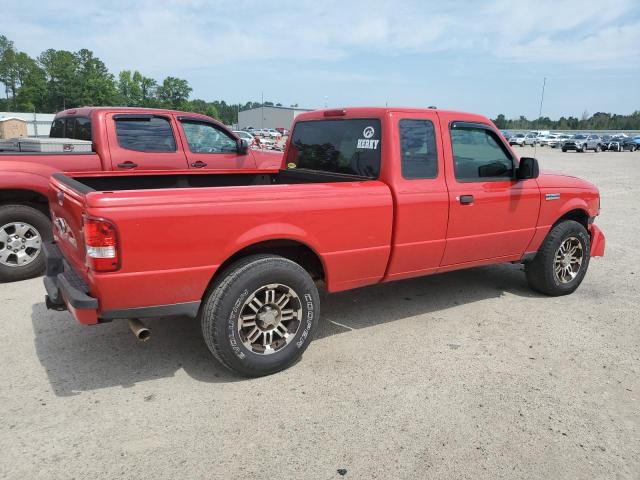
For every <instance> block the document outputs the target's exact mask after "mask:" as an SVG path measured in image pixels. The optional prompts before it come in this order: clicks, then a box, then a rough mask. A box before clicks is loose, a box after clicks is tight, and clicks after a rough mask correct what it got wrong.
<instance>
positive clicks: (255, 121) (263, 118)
mask: <svg viewBox="0 0 640 480" xmlns="http://www.w3.org/2000/svg"><path fill="white" fill-rule="evenodd" d="M310 111H311V110H310V109H308V108H297V107H258V108H252V109H250V110H242V111H240V112H239V113H238V123H239V125H238V128H240V129H243V128H247V127H253V128H286V129H287V130H288V129H290V128H291V123H292V122H293V119H294V118H296V117H297V116H298V115H299V114H301V113H303V112H310Z"/></svg>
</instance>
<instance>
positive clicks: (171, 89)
mask: <svg viewBox="0 0 640 480" xmlns="http://www.w3.org/2000/svg"><path fill="white" fill-rule="evenodd" d="M192 90H193V89H192V88H191V87H190V86H189V83H188V82H187V81H186V80H183V79H181V78H176V77H167V78H165V79H164V80H163V82H162V85H160V86H158V87H157V89H156V96H157V97H158V100H160V102H162V104H164V105H167V106H169V107H171V108H178V107H179V106H180V105H181V104H182V103H184V102H186V101H187V100H189V95H190V94H191V91H192Z"/></svg>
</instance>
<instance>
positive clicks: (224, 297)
mask: <svg viewBox="0 0 640 480" xmlns="http://www.w3.org/2000/svg"><path fill="white" fill-rule="evenodd" d="M319 316H320V297H319V295H318V289H317V288H316V285H315V283H314V282H313V279H312V278H311V276H310V275H309V274H308V273H307V271H306V270H304V269H303V268H302V267H301V266H300V265H298V264H297V263H295V262H292V261H291V260H288V259H286V258H283V257H278V256H272V255H254V256H251V257H247V258H245V259H242V260H240V261H238V262H236V263H235V264H233V265H232V266H231V267H230V268H229V269H228V270H227V271H226V272H225V274H224V275H223V276H222V277H221V279H219V280H218V281H217V282H216V283H215V284H214V285H213V286H212V287H211V288H210V289H209V292H208V293H207V295H206V297H205V299H204V301H203V305H202V307H201V311H200V321H201V324H202V333H203V336H204V339H205V342H206V344H207V346H208V347H209V350H211V353H213V355H214V356H215V357H216V359H218V360H219V361H220V363H222V364H223V365H224V366H225V367H227V368H228V369H230V370H232V371H234V372H236V373H239V374H241V375H245V376H249V377H257V376H262V375H269V374H271V373H275V372H278V371H280V370H283V369H285V368H287V367H288V366H290V365H291V364H292V363H293V362H295V361H296V360H297V359H298V358H300V356H301V355H302V353H303V352H304V350H305V349H306V348H307V346H308V345H309V343H310V342H311V338H312V336H313V332H314V330H315V327H316V324H317V322H318V318H319Z"/></svg>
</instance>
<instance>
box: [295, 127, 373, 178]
mask: <svg viewBox="0 0 640 480" xmlns="http://www.w3.org/2000/svg"><path fill="white" fill-rule="evenodd" d="M380 133H381V132H380V120H378V119H371V118H363V119H350V120H311V121H306V122H298V123H296V126H295V128H294V129H293V134H292V136H291V144H290V146H289V154H288V156H287V162H286V163H287V168H304V169H307V170H317V171H322V172H329V173H342V174H347V175H357V176H361V177H369V178H377V177H378V175H379V174H380V151H381V148H382V145H381V142H380Z"/></svg>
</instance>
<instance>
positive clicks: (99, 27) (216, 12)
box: [3, 0, 640, 74]
mask: <svg viewBox="0 0 640 480" xmlns="http://www.w3.org/2000/svg"><path fill="white" fill-rule="evenodd" d="M81 5H82V6H81V7H80V6H79V4H78V3H77V1H70V0H58V1H56V2H55V3H52V4H47V3H44V4H42V3H40V2H36V3H35V5H34V3H33V2H21V3H17V4H14V6H12V9H11V10H10V11H8V12H5V19H4V20H5V21H4V22H3V23H4V24H5V25H4V26H3V30H4V32H5V34H6V35H7V36H9V37H10V38H12V39H13V40H15V42H16V44H17V46H18V47H19V48H22V49H27V50H28V51H29V53H31V54H32V55H33V54H37V53H39V52H40V51H42V50H44V49H45V48H48V47H54V48H66V49H71V50H77V49H78V48H81V47H87V48H90V49H92V50H94V51H95V52H96V54H97V55H98V56H100V57H101V58H102V59H103V60H105V62H106V63H107V64H108V65H109V66H110V68H112V69H114V70H119V69H123V68H138V69H141V70H142V71H144V72H148V73H150V74H154V73H160V72H163V71H176V70H181V69H198V68H207V69H211V68H223V67H224V65H225V64H230V63H236V64H237V63H242V62H248V63H251V62H283V67H285V68H286V65H285V64H284V62H288V63H289V64H290V65H291V64H292V63H295V62H297V61H304V62H313V61H328V62H332V61H339V60H345V59H352V58H353V59H356V58H358V57H359V56H362V55H369V54H380V55H382V56H400V55H404V54H429V53H433V52H450V53H451V54H452V56H455V55H473V56H476V57H477V56H483V57H487V58H496V59H503V60H506V61H510V62H527V63H543V62H546V63H548V62H551V63H564V64H570V65H571V64H573V65H584V64H585V63H591V62H593V61H597V64H596V65H594V64H590V65H587V66H588V67H590V68H593V67H594V66H596V67H600V68H610V67H611V66H616V65H620V61H621V60H623V59H626V61H628V63H629V64H633V65H637V64H638V60H640V49H638V45H640V15H639V12H638V7H637V2H635V1H634V0H609V1H608V2H607V3H606V4H602V3H600V2H583V1H577V0H570V1H558V0H556V1H550V0H538V1H520V2H513V1H510V0H497V1H494V2H476V1H466V2H465V1H463V2H457V3H456V4H455V6H450V5H447V4H446V3H445V2H420V1H410V2H387V1H376V0H369V1H345V0H342V1H336V0H328V1H323V2H302V1H292V0H291V1H287V2H284V3H278V2H264V1H246V0H245V1H230V2H204V1H137V2H128V1H115V2H93V3H91V2H83V3H82V4H81ZM454 58H455V57H454Z"/></svg>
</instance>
